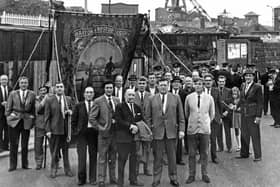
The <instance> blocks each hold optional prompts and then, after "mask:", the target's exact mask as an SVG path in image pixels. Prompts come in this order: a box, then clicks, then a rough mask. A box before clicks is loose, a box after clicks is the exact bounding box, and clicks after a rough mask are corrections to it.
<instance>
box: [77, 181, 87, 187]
mask: <svg viewBox="0 0 280 187" xmlns="http://www.w3.org/2000/svg"><path fill="white" fill-rule="evenodd" d="M85 184H86V182H85V181H78V185H79V186H83V185H85Z"/></svg>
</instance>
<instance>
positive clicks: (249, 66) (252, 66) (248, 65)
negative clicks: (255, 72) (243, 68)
mask: <svg viewBox="0 0 280 187" xmlns="http://www.w3.org/2000/svg"><path fill="white" fill-rule="evenodd" d="M254 67H256V64H247V68H254Z"/></svg>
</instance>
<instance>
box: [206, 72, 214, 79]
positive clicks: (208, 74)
mask: <svg viewBox="0 0 280 187" xmlns="http://www.w3.org/2000/svg"><path fill="white" fill-rule="evenodd" d="M207 77H210V78H211V79H212V80H213V78H214V77H213V75H212V74H210V73H207V74H205V75H204V79H206V78H207Z"/></svg>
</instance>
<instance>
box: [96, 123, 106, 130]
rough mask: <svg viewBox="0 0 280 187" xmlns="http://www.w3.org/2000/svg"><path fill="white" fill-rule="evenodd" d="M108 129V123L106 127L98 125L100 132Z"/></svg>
mask: <svg viewBox="0 0 280 187" xmlns="http://www.w3.org/2000/svg"><path fill="white" fill-rule="evenodd" d="M106 128H107V123H106V124H105V125H104V126H101V125H98V130H99V131H105V130H106Z"/></svg>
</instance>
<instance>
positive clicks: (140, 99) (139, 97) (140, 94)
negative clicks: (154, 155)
mask: <svg viewBox="0 0 280 187" xmlns="http://www.w3.org/2000/svg"><path fill="white" fill-rule="evenodd" d="M137 86H138V90H137V92H136V93H135V104H136V105H138V106H140V108H141V111H142V114H143V117H144V119H145V121H146V116H145V110H146V108H147V106H148V103H149V99H150V97H151V94H150V93H149V92H147V91H145V89H146V87H147V79H146V77H144V76H142V77H140V78H139V80H138V83H137ZM137 145H139V146H140V147H142V153H143V154H142V156H141V158H139V164H140V162H142V163H143V168H144V174H145V175H147V176H152V173H151V171H150V170H149V168H148V166H149V158H150V152H151V143H150V142H149V141H143V142H139V144H137ZM140 147H139V149H140ZM137 172H139V165H138V166H137Z"/></svg>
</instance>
